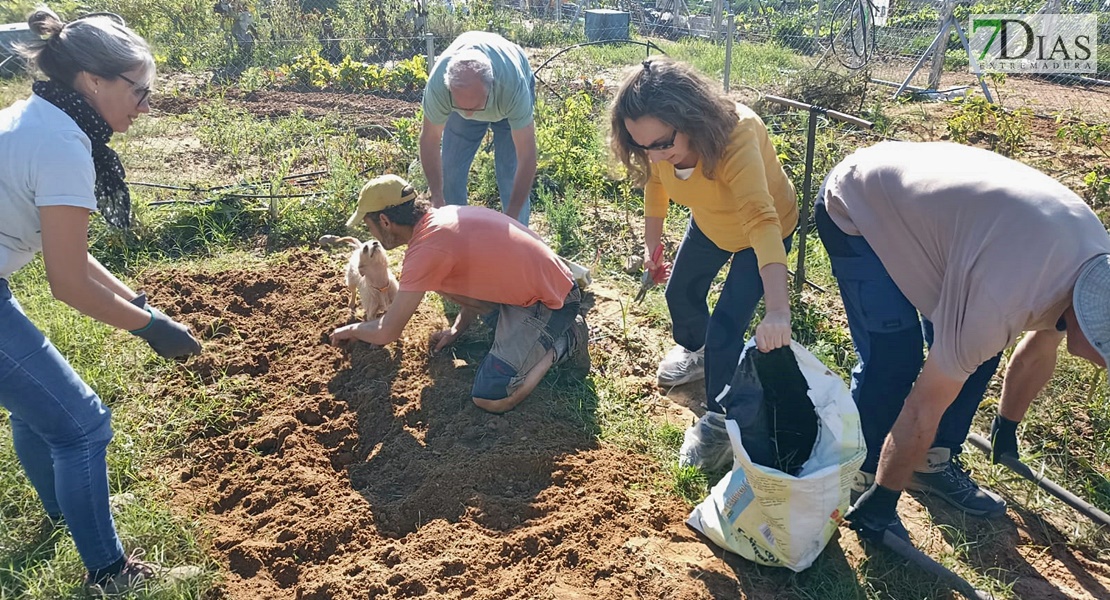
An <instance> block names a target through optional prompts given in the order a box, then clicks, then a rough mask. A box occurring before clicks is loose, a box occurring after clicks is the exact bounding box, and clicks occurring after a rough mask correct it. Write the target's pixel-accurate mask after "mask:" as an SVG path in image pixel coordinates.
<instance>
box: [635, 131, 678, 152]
mask: <svg viewBox="0 0 1110 600" xmlns="http://www.w3.org/2000/svg"><path fill="white" fill-rule="evenodd" d="M676 137H678V130H677V129H675V130H673V131H671V139H669V140H665V141H661V142H655V143H654V144H648V145H647V146H641V145H640V144H637V143H636V140H634V139H632V136H631V135H629V136H628V145H629V146H632V147H633V148H635V149H637V150H643V151H644V152H651V151H652V150H670V149H671V148H674V139H675V138H676Z"/></svg>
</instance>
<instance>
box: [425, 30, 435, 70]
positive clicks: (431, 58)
mask: <svg viewBox="0 0 1110 600" xmlns="http://www.w3.org/2000/svg"><path fill="white" fill-rule="evenodd" d="M424 45H425V46H426V48H427V50H428V75H431V74H432V65H433V64H435V60H436V36H435V34H433V33H432V32H430V31H429V32H428V33H425V34H424Z"/></svg>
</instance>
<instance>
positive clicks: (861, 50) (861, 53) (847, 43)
mask: <svg viewBox="0 0 1110 600" xmlns="http://www.w3.org/2000/svg"><path fill="white" fill-rule="evenodd" d="M829 36H830V39H829V43H830V46H831V47H832V52H833V54H834V55H835V56H836V59H837V60H838V61H840V64H842V65H844V66H845V67H846V68H848V69H859V68H861V67H863V66H864V65H866V64H867V62H868V61H869V60H871V55H872V52H873V50H874V48H875V27H874V23H873V21H872V15H871V3H870V2H869V1H868V0H844V1H843V2H841V3H840V4H839V5H837V7H836V9H835V10H834V11H833V14H832V18H831V19H830V32H829Z"/></svg>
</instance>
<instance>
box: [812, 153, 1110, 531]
mask: <svg viewBox="0 0 1110 600" xmlns="http://www.w3.org/2000/svg"><path fill="white" fill-rule="evenodd" d="M816 221H817V229H818V233H819V235H820V237H821V241H822V243H823V244H824V246H825V248H826V250H827V251H828V253H829V257H830V260H831V263H832V269H833V274H834V275H835V276H836V278H837V281H838V282H839V285H840V292H841V297H842V298H843V300H844V307H845V311H846V312H847V314H848V325H849V328H850V329H851V333H852V340H853V342H854V344H855V346H856V350H857V352H858V354H859V358H860V362H859V365H858V366H857V367H856V369H855V370H854V371H853V374H852V393H853V395H854V397H855V399H856V403H857V406H858V407H859V410H860V419H861V422H862V425H863V432H864V438H865V439H866V441H867V445H868V456H867V459H866V461H865V462H864V464H863V467H862V469H861V472H860V474H859V475H858V476H857V486H856V489H855V490H854V491H855V492H861V493H862V495H861V496H860V497H859V499H858V500H857V501H856V502H855V505H854V506H853V508H852V510H851V511H849V513H848V515H846V519H847V520H848V521H849V523H850V524H851V526H852V528H853V529H856V530H857V531H859V532H860V534H861V535H862V536H864V537H865V538H870V539H881V537H882V535H883V532H884V531H885V530H887V529H890V530H891V531H892V532H894V533H896V534H898V535H900V536H902V537H905V538H907V539H908V535H907V534H906V531H905V529H904V528H903V527H902V524H901V522H900V521H899V519H898V516H897V512H896V510H895V507H896V506H897V502H898V497H899V495H900V494H901V490H903V489H906V488H908V489H914V490H921V491H924V492H926V493H930V494H934V495H938V496H940V497H941V498H943V499H945V500H947V501H948V502H950V503H952V504H954V505H956V506H957V507H959V508H961V509H962V510H964V511H965V512H967V513H968V514H972V515H978V516H991V515H998V514H1002V513H1004V512H1005V507H1006V505H1005V502H1003V501H1002V499H1001V498H999V497H998V496H997V495H995V494H993V493H990V492H988V491H986V490H983V489H981V488H980V487H979V486H978V485H977V484H976V483H975V482H974V481H972V480H971V478H970V477H969V475H968V473H967V472H966V471H965V470H964V468H963V466H962V465H961V463H960V459H959V455H960V447H961V445H962V444H963V441H964V439H965V438H966V436H967V433H968V430H969V429H970V427H971V420H972V418H973V417H974V415H975V410H976V409H977V407H978V405H979V402H980V401H981V400H982V397H983V394H984V392H985V391H986V387H987V384H988V383H989V381H990V379H991V377H992V376H993V374H994V372H995V370H996V368H997V365H998V362H999V359H1000V358H1001V353H1002V351H1003V350H1005V349H1006V348H1007V347H1008V346H1010V345H1011V344H1013V343H1015V342H1017V347H1016V349H1015V350H1014V353H1013V356H1012V358H1011V359H1010V362H1009V365H1008V367H1007V371H1006V377H1005V380H1004V382H1003V386H1002V399H1001V404H1000V406H999V414H998V416H997V417H996V418H995V422H994V425H993V426H992V431H991V437H992V441H993V442H994V451H995V457H998V456H1000V455H1001V454H1004V453H1013V454H1016V453H1017V438H1016V426H1017V423H1018V422H1019V421H1020V420H1021V419H1022V417H1023V416H1024V415H1025V411H1026V409H1027V408H1028V407H1029V404H1030V403H1031V402H1032V400H1033V398H1034V397H1035V396H1036V395H1037V394H1038V393H1039V392H1040V390H1041V389H1042V388H1043V387H1044V385H1045V384H1046V383H1047V382H1048V380H1049V378H1050V377H1051V376H1052V372H1053V370H1054V369H1055V366H1056V351H1057V347H1058V346H1059V343H1060V342H1061V341H1062V340H1063V339H1064V338H1065V337H1067V340H1068V346H1067V347H1068V351H1069V352H1071V353H1072V354H1074V355H1076V356H1081V357H1083V358H1086V359H1087V360H1090V361H1091V362H1093V363H1095V364H1096V365H1098V366H1102V367H1105V366H1106V363H1107V360H1108V357H1110V235H1108V234H1107V232H1106V228H1105V227H1104V226H1103V224H1102V223H1101V222H1100V221H1099V219H1098V217H1097V216H1096V215H1095V214H1094V213H1093V212H1092V211H1091V209H1090V208H1089V207H1088V206H1087V205H1086V204H1084V202H1083V201H1082V200H1081V199H1080V198H1079V197H1078V196H1076V195H1075V194H1074V193H1073V192H1071V191H1070V190H1068V189H1067V188H1066V187H1064V186H1063V185H1061V184H1060V183H1058V182H1056V181H1055V180H1053V179H1052V178H1050V177H1048V176H1047V175H1045V174H1043V173H1040V172H1039V171H1037V170H1035V169H1033V168H1031V167H1028V166H1026V165H1023V164H1021V163H1018V162H1016V161H1013V160H1010V159H1008V158H1004V157H1002V156H999V155H997V154H995V153H992V152H989V151H986V150H981V149H977V148H972V147H967V146H961V145H957V144H950V143H911V142H885V143H881V144H877V145H875V146H872V147H870V148H865V149H862V150H859V151H857V152H855V153H853V154H852V155H851V156H849V157H848V158H846V159H845V160H844V161H842V162H841V163H840V164H838V165H837V166H836V167H834V168H833V170H832V172H831V173H830V174H829V176H828V178H827V179H826V181H825V186H824V189H823V190H822V194H821V198H820V200H819V204H818V206H817V212H816ZM1023 332H1029V333H1028V334H1027V335H1025V336H1024V337H1022V338H1021V341H1020V342H1018V338H1019V337H1020V336H1021V334H1022V333H1023ZM925 343H927V344H928V345H929V353H928V357H927V358H925V359H924V360H923V359H922V354H923V352H922V349H923V346H924V345H925Z"/></svg>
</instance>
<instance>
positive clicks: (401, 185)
mask: <svg viewBox="0 0 1110 600" xmlns="http://www.w3.org/2000/svg"><path fill="white" fill-rule="evenodd" d="M415 199H416V190H415V189H413V187H412V186H411V185H409V182H407V181H405V180H404V179H401V178H400V177H398V176H396V175H382V176H380V177H375V178H373V179H371V180H370V181H367V182H366V185H364V186H362V191H360V192H359V193H358V208H356V209H355V214H353V215H351V218H350V219H348V220H347V227H354V226H356V225H358V224H359V223H361V222H362V218H363V217H365V216H366V215H367V213H373V212H378V211H382V210H385V209H387V208H389V207H391V206H397V205H398V204H404V203H405V202H408V201H410V200H415Z"/></svg>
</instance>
